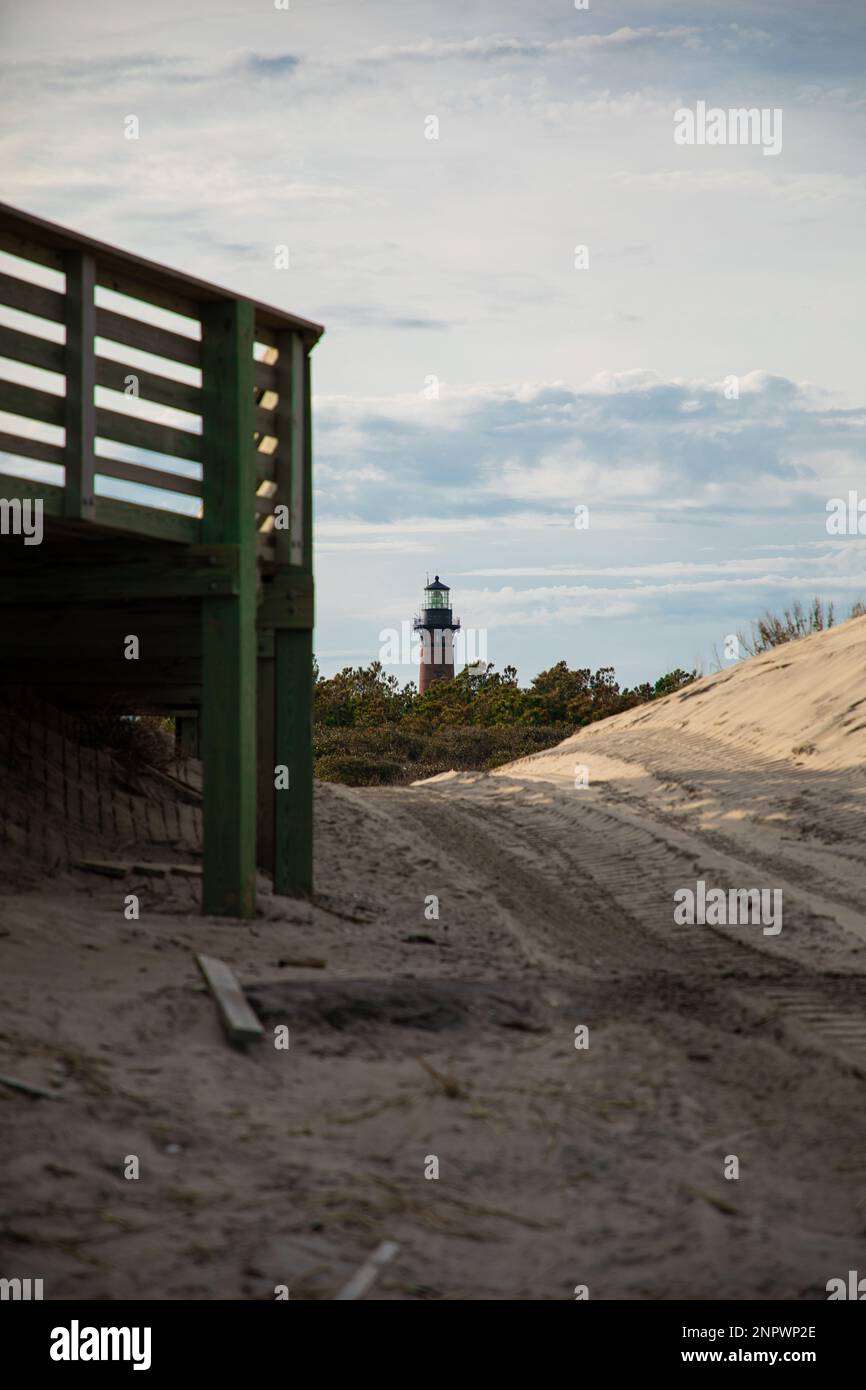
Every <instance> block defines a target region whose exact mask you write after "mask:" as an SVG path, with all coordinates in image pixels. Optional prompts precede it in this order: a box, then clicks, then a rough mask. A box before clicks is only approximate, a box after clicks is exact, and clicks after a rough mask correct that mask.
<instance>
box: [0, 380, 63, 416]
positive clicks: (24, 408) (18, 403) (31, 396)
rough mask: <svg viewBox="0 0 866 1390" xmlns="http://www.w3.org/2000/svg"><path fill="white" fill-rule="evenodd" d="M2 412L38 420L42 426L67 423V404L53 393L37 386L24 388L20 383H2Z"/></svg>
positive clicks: (0, 403)
mask: <svg viewBox="0 0 866 1390" xmlns="http://www.w3.org/2000/svg"><path fill="white" fill-rule="evenodd" d="M0 410H6V411H8V412H9V414H10V415H21V416H23V417H24V418H25V419H27V420H38V421H39V423H40V424H42V425H63V424H64V423H65V422H66V415H67V402H66V401H64V398H63V396H58V395H55V393H54V392H53V391H40V390H39V388H38V387H36V386H23V385H22V384H21V382H20V381H5V380H2V381H0Z"/></svg>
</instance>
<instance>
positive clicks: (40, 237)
mask: <svg viewBox="0 0 866 1390" xmlns="http://www.w3.org/2000/svg"><path fill="white" fill-rule="evenodd" d="M5 232H9V233H12V234H14V235H15V236H17V237H21V238H26V239H27V240H28V241H29V242H30V243H31V244H34V245H35V244H38V245H40V246H43V247H45V248H50V249H53V250H59V251H67V250H69V249H71V248H78V249H81V250H87V251H90V252H91V253H92V254H93V255H94V257H95V259H96V262H97V266H98V270H99V283H100V284H106V285H108V284H110V281H109V279H108V277H109V276H111V275H116V276H119V277H128V280H127V283H128V284H129V285H131V286H132V291H131V292H132V293H133V295H134V297H136V298H141V299H149V300H150V302H151V303H154V304H160V303H161V299H160V298H158V297H157V296H162V295H164V294H166V293H171V294H177V295H179V296H182V298H183V300H184V302H186V301H189V302H190V304H191V302H192V301H194V302H195V304H196V305H198V304H202V305H204V304H207V303H211V304H213V303H219V302H221V301H222V300H224V299H226V298H227V291H226V290H224V289H221V288H220V287H219V286H218V285H211V284H208V282H207V281H205V280H198V279H196V278H195V277H194V276H192V275H184V274H183V273H182V272H181V271H178V270H173V269H171V267H169V266H164V265H157V264H156V263H155V262H154V261H148V260H145V259H144V257H142V256H136V255H134V254H132V253H131V252H129V251H121V250H120V249H119V248H118V247H116V246H109V245H107V244H106V243H105V242H102V241H97V240H95V239H94V238H93V237H87V236H83V235H82V234H81V233H80V232H74V231H71V230H70V229H69V228H68V227H61V226H58V225H57V223H54V222H48V221H46V220H45V219H44V218H42V217H36V216H35V215H34V214H33V213H29V212H22V211H21V210H20V209H19V208H13V207H10V206H9V204H8V203H0V234H2V233H5ZM32 259H34V260H36V259H38V257H37V256H36V255H35V254H34V255H33V257H32ZM47 263H48V262H46V264H47ZM112 287H113V286H112ZM117 287H118V288H122V287H121V285H120V283H119V282H118V286H117ZM123 292H124V293H127V292H130V291H127V290H125V289H124V290H123ZM245 302H248V303H249V304H250V307H251V309H252V310H253V312H254V313H255V315H256V319H257V332H256V338H257V339H258V341H260V342H265V341H266V337H265V335H266V334H268V333H273V332H274V331H279V330H282V329H285V328H290V329H292V330H294V331H296V332H299V333H301V334H303V337H304V341H305V343H306V344H307V345H308V346H309V347H312V346H313V344H314V343H315V342H316V341H317V340H318V339H319V337H320V336H321V334H322V333H323V331H324V330H323V329H322V327H321V326H320V325H319V324H317V323H312V322H311V321H310V320H308V319H302V318H298V316H297V315H295V314H288V313H286V312H285V311H284V310H282V309H275V308H274V307H273V305H269V304H259V303H258V302H255V301H245ZM162 307H165V308H173V307H175V306H174V305H173V304H170V303H167V302H166V303H164V304H163V305H162ZM181 312H182V311H181ZM190 316H193V315H192V313H191V314H190ZM259 330H260V331H259Z"/></svg>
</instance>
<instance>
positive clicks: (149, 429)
mask: <svg viewBox="0 0 866 1390" xmlns="http://www.w3.org/2000/svg"><path fill="white" fill-rule="evenodd" d="M96 433H97V435H98V436H99V438H100V439H114V440H117V441H118V442H119V443H121V444H129V445H131V446H132V448H135V449H148V450H150V451H151V452H152V453H156V454H165V455H167V456H168V457H169V458H180V459H186V460H187V461H188V462H190V463H200V462H201V456H202V455H201V435H200V434H194V433H193V432H192V430H181V429H176V428H175V427H174V426H173V425H161V424H159V423H158V422H157V421H155V420H144V419H142V417H141V416H140V415H126V414H123V413H122V412H121V411H119V410H106V409H105V408H104V407H103V406H99V407H97V410H96Z"/></svg>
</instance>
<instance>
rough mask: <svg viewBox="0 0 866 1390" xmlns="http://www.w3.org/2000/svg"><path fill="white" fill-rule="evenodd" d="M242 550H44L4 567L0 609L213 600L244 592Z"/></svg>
mask: <svg viewBox="0 0 866 1390" xmlns="http://www.w3.org/2000/svg"><path fill="white" fill-rule="evenodd" d="M238 572H239V548H238V546H236V545H218V546H207V545H201V546H199V545H193V546H184V547H183V548H180V547H175V546H160V545H134V546H130V545H125V546H124V547H123V548H122V549H120V548H118V546H117V545H116V544H106V543H105V542H97V541H95V540H93V541H91V542H90V544H88V545H87V546H80V547H78V550H77V553H76V552H75V551H72V552H70V551H68V550H60V551H57V549H56V548H54V547H48V546H44V547H40V552H39V554H37V556H36V557H35V558H34V559H33V560H30V559H29V558H28V559H27V560H24V559H23V558H21V559H18V560H16V561H14V562H13V563H12V564H7V565H4V566H3V569H2V577H3V581H4V582H3V583H2V584H0V608H4V607H9V606H13V607H15V608H21V607H23V606H26V605H28V604H50V605H51V606H52V607H58V606H59V607H61V608H62V607H64V606H67V605H71V606H73V607H78V606H80V605H85V604H89V603H98V604H99V605H100V607H106V608H110V607H112V606H114V605H117V604H122V605H123V606H124V607H127V606H131V612H130V618H129V621H130V623H133V622H134V611H135V606H136V605H141V604H146V603H148V602H149V601H150V600H162V599H173V598H177V599H184V598H207V597H216V596H217V595H226V594H228V595H231V594H237V593H238V592H239V579H238Z"/></svg>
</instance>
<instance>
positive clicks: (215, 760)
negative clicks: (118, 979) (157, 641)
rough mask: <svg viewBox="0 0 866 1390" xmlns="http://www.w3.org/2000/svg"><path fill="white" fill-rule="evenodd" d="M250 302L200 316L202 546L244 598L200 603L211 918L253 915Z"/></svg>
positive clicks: (206, 896)
mask: <svg viewBox="0 0 866 1390" xmlns="http://www.w3.org/2000/svg"><path fill="white" fill-rule="evenodd" d="M253 328H254V313H253V308H252V306H251V305H250V304H248V303H246V302H244V301H241V300H231V299H227V300H224V301H222V302H219V303H217V304H213V305H207V306H205V307H204V308H203V311H202V368H203V383H202V392H203V408H202V428H203V436H202V438H203V457H204V476H203V490H202V496H203V503H204V519H203V522H202V540H203V541H204V543H205V544H209V545H236V546H237V547H238V584H239V591H238V593H237V594H235V595H233V596H231V597H220V598H206V599H205V600H204V601H203V603H202V684H203V690H202V762H203V769H204V817H203V820H204V891H203V895H202V906H203V909H204V911H205V912H209V913H218V914H221V915H225V916H237V917H251V916H253V914H254V912H255V903H256V898H255V865H256V633H255V626H256V532H255V512H254V508H253V498H254V494H255V484H254V477H255V467H254V460H253V411H254V409H255V403H254V396H253V377H254V372H253Z"/></svg>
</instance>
